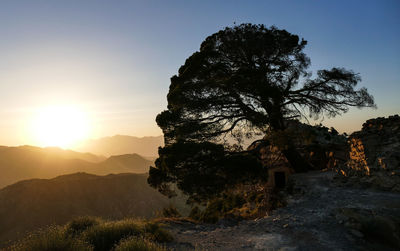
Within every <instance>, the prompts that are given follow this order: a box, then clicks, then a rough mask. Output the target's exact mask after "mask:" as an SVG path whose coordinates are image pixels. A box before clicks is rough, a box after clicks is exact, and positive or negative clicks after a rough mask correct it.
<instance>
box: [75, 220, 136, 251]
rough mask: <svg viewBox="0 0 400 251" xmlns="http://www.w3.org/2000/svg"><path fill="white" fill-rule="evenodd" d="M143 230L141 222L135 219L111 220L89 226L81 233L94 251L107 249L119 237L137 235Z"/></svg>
mask: <svg viewBox="0 0 400 251" xmlns="http://www.w3.org/2000/svg"><path fill="white" fill-rule="evenodd" d="M143 230H144V229H143V223H141V222H138V221H135V220H131V219H128V220H123V221H112V222H105V223H103V224H100V225H97V226H95V227H92V228H89V229H88V230H87V231H85V232H84V233H83V238H84V240H86V241H87V242H89V243H91V244H92V245H93V246H94V249H95V250H96V251H103V250H104V251H107V250H110V249H111V248H112V247H113V246H114V245H115V244H117V243H118V242H119V241H120V240H121V239H124V238H126V237H128V236H131V235H134V236H139V235H141V234H142V233H143V232H144V231H143Z"/></svg>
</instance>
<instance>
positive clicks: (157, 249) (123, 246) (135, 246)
mask: <svg viewBox="0 0 400 251" xmlns="http://www.w3.org/2000/svg"><path fill="white" fill-rule="evenodd" d="M113 251H167V249H166V248H164V247H162V246H160V245H159V244H156V243H154V242H152V241H150V240H148V239H143V238H140V237H129V238H126V239H123V240H121V241H120V242H119V244H118V245H117V246H115V248H114V250H113Z"/></svg>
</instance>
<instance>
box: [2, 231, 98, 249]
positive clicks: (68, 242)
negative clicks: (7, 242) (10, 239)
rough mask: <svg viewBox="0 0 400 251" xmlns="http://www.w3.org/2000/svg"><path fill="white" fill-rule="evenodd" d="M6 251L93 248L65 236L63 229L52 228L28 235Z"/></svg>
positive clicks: (80, 240) (83, 242)
mask: <svg viewBox="0 0 400 251" xmlns="http://www.w3.org/2000/svg"><path fill="white" fill-rule="evenodd" d="M6 250H13V251H31V250H40V251H57V250H60V251H91V250H93V246H91V245H90V244H89V243H87V242H85V241H84V240H82V239H80V238H74V237H73V236H70V235H68V234H66V232H65V228H64V227H54V226H53V227H49V228H47V229H44V230H39V231H37V232H34V233H32V234H30V235H29V236H27V237H26V238H24V239H22V240H21V241H19V242H17V243H16V244H14V245H13V246H11V247H9V248H7V249H6Z"/></svg>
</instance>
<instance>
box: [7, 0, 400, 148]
mask: <svg viewBox="0 0 400 251" xmlns="http://www.w3.org/2000/svg"><path fill="white" fill-rule="evenodd" d="M234 22H236V24H239V23H243V22H246V23H247V22H250V23H256V24H265V25H267V26H270V25H275V26H277V27H278V28H281V29H286V30H287V31H289V32H291V33H294V34H298V35H299V36H300V37H303V38H304V39H305V40H307V41H308V45H307V49H306V53H307V54H308V55H309V57H310V58H311V62H312V70H314V72H315V70H318V69H321V68H330V67H334V66H341V67H345V68H348V69H352V70H354V71H355V72H357V73H360V75H361V77H362V79H363V81H362V83H361V86H365V87H367V88H368V89H369V91H370V93H371V94H372V95H373V96H374V97H375V100H376V103H377V105H378V109H377V110H371V109H364V110H357V109H354V110H351V111H350V112H349V113H348V114H346V115H345V116H342V117H338V118H335V119H325V120H324V121H323V122H322V123H324V124H325V125H327V126H335V127H337V128H338V129H339V131H342V132H343V131H347V132H351V131H354V130H359V129H360V127H361V124H362V123H363V122H364V121H365V120H366V119H368V118H371V117H377V116H387V115H391V114H396V113H400V97H399V96H400V1H397V0H395V1H385V0H376V1H362V0H360V1H351V0H347V1H328V0H326V1H323V0H320V1H311V0H310V1H216V0H214V1H87V0H86V1H81V0H80V1H50V0H48V1H40V0H35V1H1V2H0V38H1V39H0V145H1V144H5V145H15V144H24V143H32V142H29V140H28V138H27V137H28V136H27V135H28V134H29V133H28V131H29V129H27V127H29V123H30V122H29V121H30V120H29V118H30V117H31V116H33V115H32V114H33V113H34V111H35V109H40V107H43V106H52V105H57V104H74V105H78V106H80V107H83V108H82V109H85V111H87V112H88V113H89V114H90V116H92V117H93V118H92V120H93V130H92V133H91V135H89V136H90V137H101V136H108V135H114V134H129V135H136V136H144V135H159V134H161V131H160V130H159V129H158V127H157V125H156V124H155V122H154V119H155V116H156V115H157V113H158V112H160V111H161V110H163V109H165V108H166V94H167V92H168V87H169V84H170V82H169V78H170V77H171V76H172V75H174V74H176V72H177V70H178V68H179V66H180V65H182V64H183V63H184V61H185V59H186V58H187V57H188V56H190V55H191V54H192V53H193V52H195V51H196V50H198V49H199V45H200V43H201V42H202V41H203V40H204V39H205V38H206V37H207V36H208V35H210V34H212V33H214V32H217V31H218V30H220V29H222V28H224V27H226V26H232V25H233V23H234ZM318 123H319V121H318ZM26 141H28V142H26Z"/></svg>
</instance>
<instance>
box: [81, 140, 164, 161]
mask: <svg viewBox="0 0 400 251" xmlns="http://www.w3.org/2000/svg"><path fill="white" fill-rule="evenodd" d="M163 145H164V139H163V136H157V137H142V138H138V137H133V136H127V135H115V136H112V137H105V138H100V139H91V140H87V141H84V142H82V143H81V145H80V146H78V147H75V148H74V150H77V151H80V152H91V153H94V154H99V155H105V156H111V155H121V154H129V153H137V154H139V155H141V156H146V157H155V156H157V155H158V147H159V146H163Z"/></svg>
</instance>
